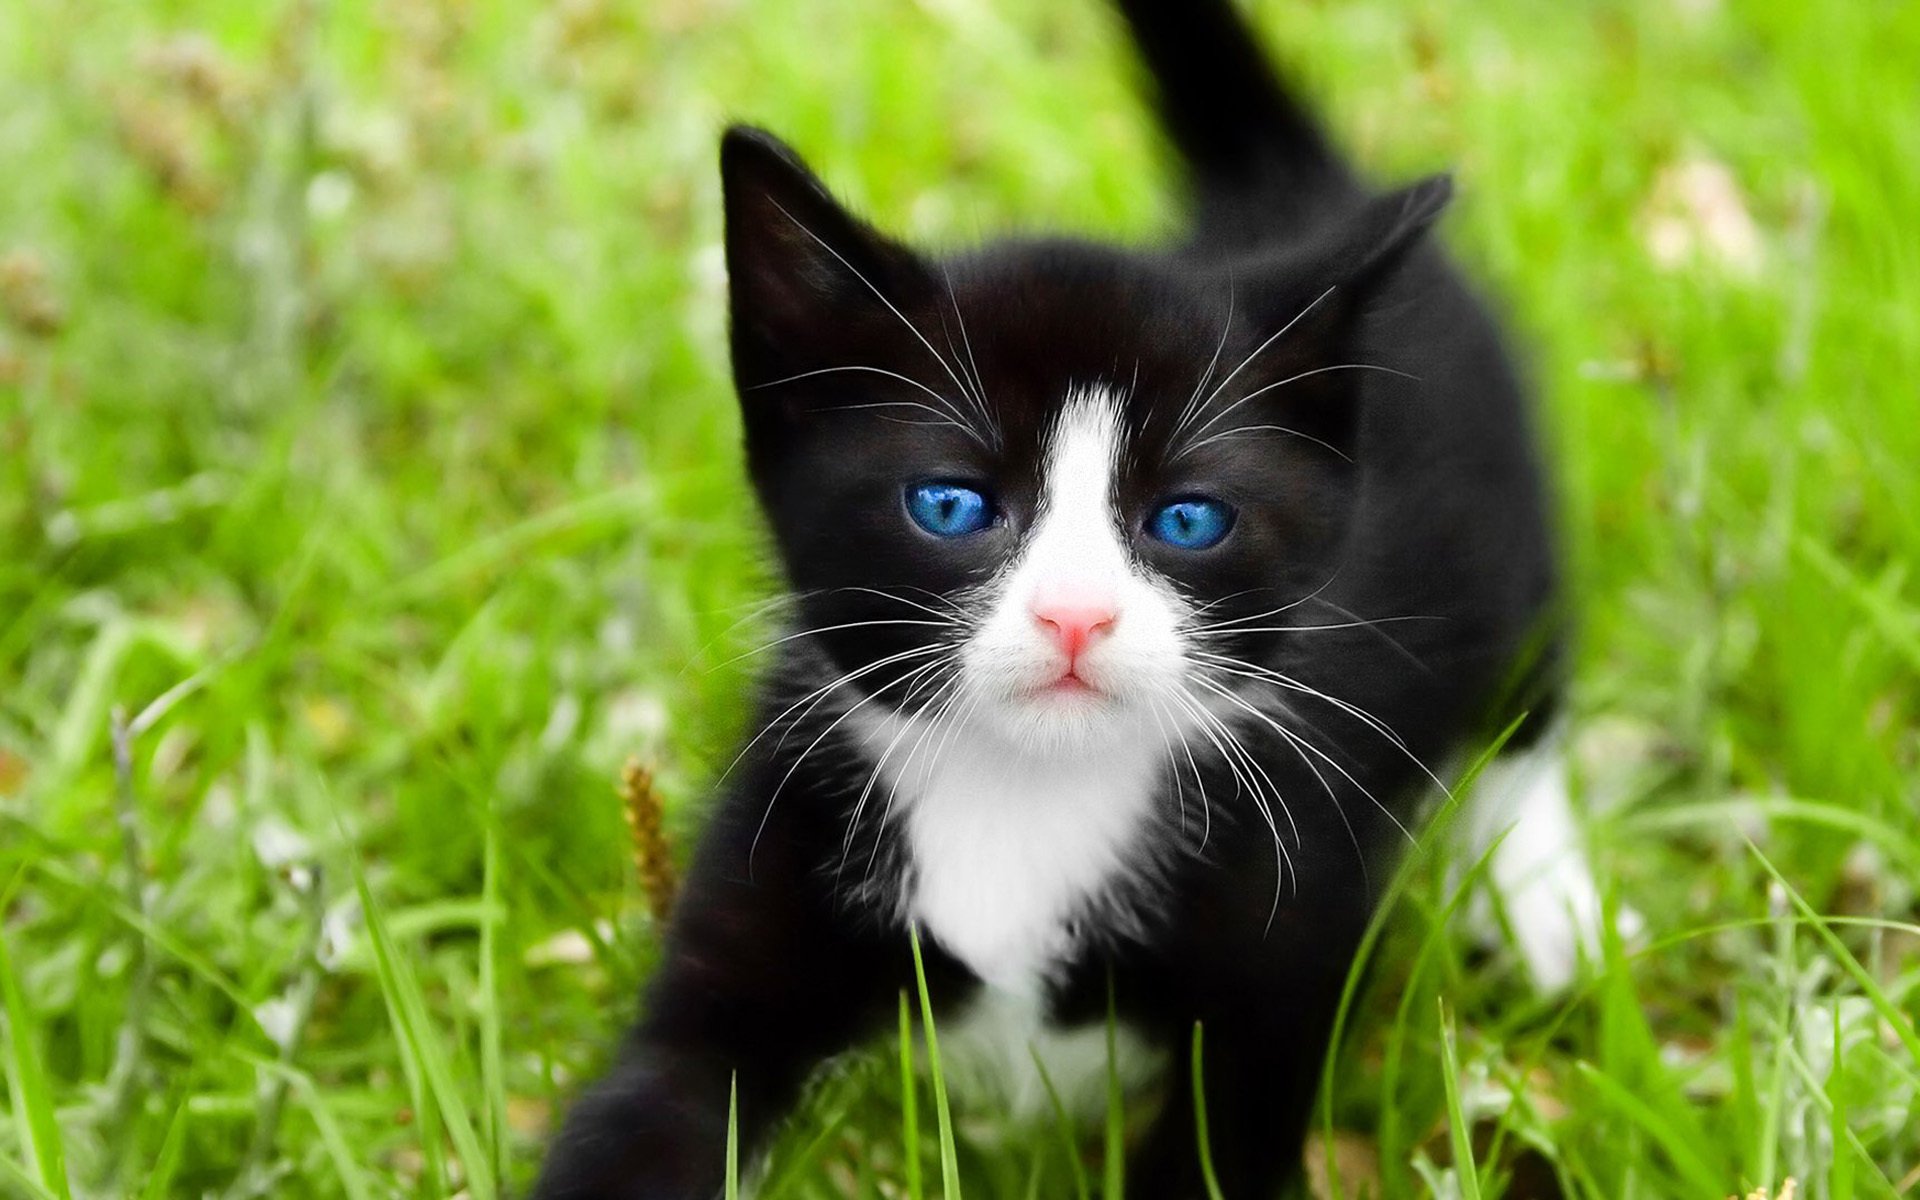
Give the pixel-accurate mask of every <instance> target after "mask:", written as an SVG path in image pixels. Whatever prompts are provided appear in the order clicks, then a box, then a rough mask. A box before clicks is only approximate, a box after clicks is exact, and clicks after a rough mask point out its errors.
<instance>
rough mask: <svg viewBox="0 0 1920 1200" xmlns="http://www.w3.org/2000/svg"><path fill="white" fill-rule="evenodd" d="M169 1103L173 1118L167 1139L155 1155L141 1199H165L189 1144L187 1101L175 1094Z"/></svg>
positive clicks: (168, 1125) (141, 1190) (168, 1123)
mask: <svg viewBox="0 0 1920 1200" xmlns="http://www.w3.org/2000/svg"><path fill="white" fill-rule="evenodd" d="M169 1103H170V1107H171V1108H172V1109H173V1120H171V1121H169V1122H167V1137H166V1140H165V1141H163V1142H161V1143H160V1153H158V1154H156V1155H154V1158H153V1166H152V1167H151V1168H149V1170H148V1172H147V1182H146V1185H145V1186H144V1187H142V1188H141V1189H140V1200H163V1198H164V1197H165V1196H166V1195H167V1194H168V1189H170V1188H171V1187H172V1186H173V1174H174V1172H175V1171H178V1170H179V1169H180V1153H181V1151H182V1150H184V1149H185V1148H186V1144H187V1102H186V1098H185V1097H184V1096H175V1097H174V1098H173V1099H172V1100H171V1101H170V1102H169Z"/></svg>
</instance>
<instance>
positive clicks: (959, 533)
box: [907, 483, 994, 538]
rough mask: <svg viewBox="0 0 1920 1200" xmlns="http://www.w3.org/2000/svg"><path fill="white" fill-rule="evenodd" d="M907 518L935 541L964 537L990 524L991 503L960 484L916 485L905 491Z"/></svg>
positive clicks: (982, 493) (982, 494)
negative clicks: (939, 538)
mask: <svg viewBox="0 0 1920 1200" xmlns="http://www.w3.org/2000/svg"><path fill="white" fill-rule="evenodd" d="M907 515H908V516H910V517H912V518H913V523H914V524H916V525H918V526H919V527H920V528H922V529H924V530H926V531H927V532H928V533H930V534H932V535H933V536H935V537H943V538H954V537H965V536H966V535H967V534H969V533H979V532H980V531H981V530H982V529H985V528H986V527H987V526H989V525H991V524H993V518H994V511H993V502H992V501H990V500H988V499H987V497H986V494H985V493H984V492H980V491H977V490H975V489H973V488H970V487H967V486H966V485H965V484H960V483H916V484H911V485H909V486H908V488H907Z"/></svg>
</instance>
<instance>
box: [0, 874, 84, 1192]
mask: <svg viewBox="0 0 1920 1200" xmlns="http://www.w3.org/2000/svg"><path fill="white" fill-rule="evenodd" d="M15 879H16V881H17V879H18V876H16V877H15ZM12 895H13V887H12V885H9V886H8V887H7V888H6V891H5V893H4V898H0V912H4V911H5V910H6V908H7V901H8V900H10V899H11V898H12ZM0 1015H4V1016H5V1018H6V1036H7V1045H6V1079H7V1095H8V1098H9V1101H10V1103H9V1107H10V1108H12V1109H13V1124H14V1130H15V1132H16V1134H17V1136H18V1137H19V1142H20V1147H21V1149H22V1150H23V1151H24V1152H25V1154H26V1159H27V1161H26V1164H25V1166H26V1173H27V1175H28V1176H29V1177H31V1178H33V1179H35V1180H37V1181H38V1184H39V1186H40V1187H41V1188H43V1189H44V1190H45V1191H47V1192H48V1193H49V1194H51V1195H54V1196H58V1197H60V1198H61V1200H66V1198H67V1197H68V1196H69V1195H70V1194H71V1193H70V1192H69V1191H68V1189H67V1164H66V1152H65V1149H64V1147H63V1146H62V1145H61V1142H60V1121H59V1116H58V1114H57V1113H56V1112H55V1110H54V1100H53V1091H52V1088H51V1086H50V1085H49V1083H48V1081H47V1075H46V1071H45V1068H44V1067H43V1066H42V1065H41V1062H40V1050H39V1045H38V1043H39V1038H40V1032H39V1028H38V1024H37V1023H36V1022H35V1020H34V1018H33V1010H32V1009H30V1008H29V1007H27V1001H26V997H25V996H24V995H23V994H22V993H21V990H20V979H19V976H17V975H15V974H14V970H13V956H12V954H11V953H10V952H9V950H8V948H7V939H6V937H5V935H4V934H0Z"/></svg>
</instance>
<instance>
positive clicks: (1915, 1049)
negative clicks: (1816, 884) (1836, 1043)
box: [1747, 838, 1920, 1064]
mask: <svg viewBox="0 0 1920 1200" xmlns="http://www.w3.org/2000/svg"><path fill="white" fill-rule="evenodd" d="M1747 849H1748V850H1750V851H1752V852H1753V856H1754V857H1755V858H1757V859H1759V860H1760V865H1761V866H1763V867H1765V868H1766V870H1767V874H1769V875H1771V876H1773V878H1774V882H1776V883H1778V884H1779V885H1780V888H1781V890H1782V891H1784V892H1785V893H1786V895H1787V899H1788V901H1789V902H1790V903H1792V905H1793V907H1794V909H1795V910H1796V911H1798V912H1799V914H1800V915H1801V917H1802V918H1804V919H1805V920H1806V922H1807V924H1808V925H1809V926H1810V927H1811V928H1812V929H1813V932H1814V934H1815V935H1816V936H1818V937H1819V938H1820V940H1821V942H1822V943H1824V944H1825V945H1826V947H1827V950H1828V951H1829V952H1831V953H1832V955H1833V956H1834V958H1836V959H1838V960H1839V963H1840V966H1841V969H1843V970H1844V971H1846V973H1847V974H1848V975H1850V976H1852V977H1853V981H1854V982H1855V983H1856V984H1858V985H1859V986H1860V990H1861V991H1863V992H1865V993H1866V995H1867V999H1868V1001H1870V1002H1871V1003H1872V1004H1873V1007H1874V1011H1876V1012H1878V1013H1879V1014H1880V1018H1881V1019H1882V1020H1884V1021H1885V1022H1886V1023H1887V1025H1888V1026H1889V1027H1890V1028H1891V1029H1892V1030H1893V1035H1894V1036H1895V1037H1897V1038H1899V1039H1900V1044H1901V1045H1902V1046H1904V1047H1906V1050H1907V1053H1908V1054H1910V1055H1912V1056H1913V1061H1914V1062H1915V1063H1916V1064H1920V1033H1915V1031H1914V1028H1913V1023H1912V1022H1911V1021H1910V1020H1908V1019H1907V1016H1906V1014H1905V1013H1903V1012H1901V1011H1900V1008H1899V1006H1898V1005H1896V1004H1895V1003H1894V1002H1893V1001H1892V1000H1891V999H1889V998H1888V996H1887V993H1886V990H1885V989H1884V988H1882V987H1881V986H1880V984H1879V983H1878V982H1876V981H1875V980H1874V978H1873V974H1872V972H1870V971H1868V970H1867V969H1866V968H1865V967H1863V966H1861V965H1860V960H1859V959H1857V958H1855V957H1854V956H1853V952H1852V951H1850V950H1848V949H1847V947H1846V944H1845V943H1844V942H1842V941H1841V940H1840V939H1839V938H1838V937H1837V936H1835V934H1834V932H1833V930H1832V929H1831V928H1829V927H1828V924H1827V922H1826V920H1825V919H1823V918H1822V917H1821V916H1820V914H1819V913H1816V912H1815V911H1814V910H1813V906H1812V905H1810V904H1808V903H1807V901H1806V898H1805V897H1804V896H1802V895H1801V894H1800V893H1799V891H1798V890H1797V889H1796V888H1795V887H1794V886H1793V885H1792V884H1791V883H1788V882H1787V877H1786V876H1785V875H1782V874H1781V873H1780V868H1778V867H1776V866H1774V865H1773V860H1772V859H1770V858H1768V857H1767V856H1766V853H1765V852H1764V851H1762V850H1761V849H1760V847H1759V846H1758V845H1756V844H1755V843H1754V842H1753V840H1752V839H1751V838H1749V839H1748V840H1747Z"/></svg>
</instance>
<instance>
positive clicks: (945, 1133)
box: [907, 926, 960, 1200]
mask: <svg viewBox="0 0 1920 1200" xmlns="http://www.w3.org/2000/svg"><path fill="white" fill-rule="evenodd" d="M907 936H908V939H909V940H910V941H911V943H912V945H913V979H914V983H915V984H916V985H917V986H918V987H919V989H920V1027H921V1029H923V1030H924V1031H925V1032H926V1037H927V1069H928V1070H929V1071H930V1072H932V1074H933V1112H934V1119H935V1121H937V1122H938V1124H939V1127H940V1187H941V1190H942V1192H943V1193H944V1194H945V1197H946V1200H960V1162H959V1156H958V1153H957V1151H956V1150H955V1149H954V1144H953V1112H952V1110H951V1108H950V1107H949V1106H948V1103H947V1080H946V1074H945V1073H944V1072H943V1071H942V1070H941V1067H940V1035H939V1033H938V1032H937V1031H936V1030H935V1029H934V1026H933V996H932V994H931V993H929V992H928V990H927V967H926V963H925V961H924V960H923V959H922V958H921V955H920V929H919V927H918V926H912V927H909V928H908V930H907Z"/></svg>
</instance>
